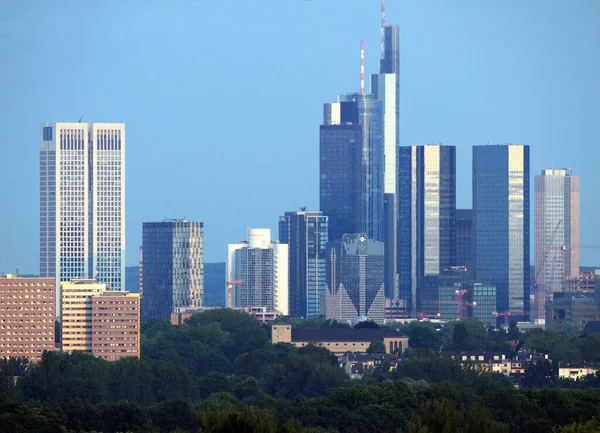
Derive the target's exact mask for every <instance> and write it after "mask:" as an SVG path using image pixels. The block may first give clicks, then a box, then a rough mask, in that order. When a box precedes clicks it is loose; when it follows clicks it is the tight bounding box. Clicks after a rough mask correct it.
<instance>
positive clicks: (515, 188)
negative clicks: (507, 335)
mask: <svg viewBox="0 0 600 433" xmlns="http://www.w3.org/2000/svg"><path fill="white" fill-rule="evenodd" d="M529 207H530V204H529V146H523V145H516V144H510V145H495V146H474V147H473V239H474V257H475V260H474V263H475V279H476V281H478V282H481V283H484V284H490V285H494V286H495V287H496V300H497V307H498V312H499V313H500V314H504V313H505V312H507V311H508V312H509V313H510V315H511V316H513V317H515V319H516V320H517V321H519V320H520V321H523V320H529V310H530V308H529V306H530V305H529V304H530V300H529V284H530V263H529V253H530V252H529V248H530V247H529Z"/></svg>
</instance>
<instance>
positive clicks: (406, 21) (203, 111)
mask: <svg viewBox="0 0 600 433" xmlns="http://www.w3.org/2000/svg"><path fill="white" fill-rule="evenodd" d="M386 15H387V22H388V23H389V24H398V25H399V26H400V50H401V53H400V55H401V61H400V63H401V64H400V68H401V72H400V76H401V78H400V80H401V84H400V110H401V112H400V144H401V145H411V144H427V143H442V144H446V145H455V146H456V147H457V206H458V207H464V208H468V207H471V159H472V150H471V148H472V146H473V145H478V144H487V143H490V144H496V143H500V144H506V143H519V144H527V145H530V146H531V173H532V176H533V175H534V174H539V172H540V171H541V169H542V168H545V167H546V166H548V165H553V166H554V167H555V168H558V167H569V168H572V170H573V174H574V175H579V176H580V177H581V244H595V245H600V227H599V225H598V223H597V215H598V214H599V211H600V189H599V188H598V186H599V185H600V170H598V161H599V159H600V158H599V157H600V149H599V145H600V143H599V141H600V131H598V126H600V76H599V73H598V71H599V70H600V1H597V0H576V1H564V0H529V1H526V2H523V1H521V0H505V1H502V2H491V1H485V2H482V1H480V0H460V1H453V2H448V1H447V0H413V1H408V0H406V1H400V0H388V1H387V14H386ZM379 35H380V3H379V0H285V1H282V0H253V1H245V0H218V1H215V0H212V1H208V0H187V1H186V0H128V1H120V0H104V1H99V0H90V1H81V0H61V1H52V2H49V1H47V0H28V1H20V0H2V1H0V59H1V61H0V108H1V114H0V131H1V135H0V188H1V198H0V267H2V268H5V269H6V272H12V270H13V269H14V267H15V266H16V265H19V268H20V271H21V273H37V272H38V265H39V262H38V260H39V246H38V242H39V217H38V215H39V198H38V197H39V168H38V164H39V160H38V158H39V156H38V151H39V124H40V123H42V122H69V121H75V122H76V121H78V120H79V119H80V118H81V117H82V116H83V120H82V121H83V122H124V123H125V124H126V140H127V149H126V194H127V195H126V200H127V207H126V212H127V219H126V230H127V253H126V261H127V265H128V266H132V265H136V264H137V259H138V253H137V250H138V246H139V245H141V232H142V222H145V221H159V220H162V219H164V218H184V217H185V218H186V219H188V220H192V221H203V222H204V239H205V261H206V262H217V261H225V260H226V255H227V244H228V243H234V242H237V241H240V240H243V239H244V238H245V236H246V230H247V227H268V228H271V229H272V230H273V237H274V238H276V237H277V222H278V217H279V216H280V215H283V213H284V212H285V211H293V210H297V209H298V208H300V207H302V206H306V207H308V208H309V209H318V206H319V185H318V176H319V175H318V170H319V156H318V152H319V125H320V124H321V122H322V110H323V108H322V104H323V103H324V102H331V101H333V100H335V98H336V95H337V94H341V93H346V92H350V91H358V90H359V88H360V41H361V39H364V41H365V51H366V53H365V69H366V74H367V75H369V74H371V73H375V72H377V70H378V62H379V49H380V48H379ZM531 185H532V194H531V199H532V204H533V178H532V183H531ZM532 208H533V206H532ZM533 220H534V219H533V215H532V223H533ZM532 233H533V230H532ZM531 245H532V251H533V238H532V244H531ZM581 257H582V260H581V263H582V265H592V264H596V265H600V249H585V250H582V254H581ZM532 260H533V255H532Z"/></svg>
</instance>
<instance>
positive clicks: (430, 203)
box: [397, 145, 456, 313]
mask: <svg viewBox="0 0 600 433" xmlns="http://www.w3.org/2000/svg"><path fill="white" fill-rule="evenodd" d="M397 191H398V197H399V200H398V220H399V223H398V274H399V298H400V300H401V301H403V302H404V303H405V307H406V310H407V311H410V312H413V313H416V312H420V311H421V310H420V307H421V305H420V298H421V292H422V290H424V288H425V283H424V278H425V277H432V276H437V275H439V273H440V271H442V270H443V269H445V268H448V267H450V266H454V265H455V264H456V249H455V241H456V236H455V230H456V226H455V219H456V216H455V214H456V147H455V146H441V145H427V146H406V147H399V148H398V188H397Z"/></svg>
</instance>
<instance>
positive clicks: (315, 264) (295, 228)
mask: <svg viewBox="0 0 600 433" xmlns="http://www.w3.org/2000/svg"><path fill="white" fill-rule="evenodd" d="M327 226H328V221H327V217H326V216H324V215H323V213H322V212H313V211H307V210H300V211H297V212H286V213H285V215H284V216H282V217H279V242H280V243H281V244H287V246H288V249H289V315H290V316H293V317H311V316H316V315H319V314H321V313H322V311H321V299H322V298H323V297H324V296H325V286H326V281H325V276H326V265H327V254H326V248H327V241H328V227H327Z"/></svg>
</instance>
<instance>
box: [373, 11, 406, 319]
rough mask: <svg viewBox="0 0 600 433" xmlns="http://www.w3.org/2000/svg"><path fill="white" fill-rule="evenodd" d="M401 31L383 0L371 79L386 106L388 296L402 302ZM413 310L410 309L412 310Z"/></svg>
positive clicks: (384, 223)
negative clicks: (376, 63) (375, 70)
mask: <svg viewBox="0 0 600 433" xmlns="http://www.w3.org/2000/svg"><path fill="white" fill-rule="evenodd" d="M398 35H399V31H398V26H395V25H387V23H386V14H385V0H381V58H380V61H379V73H378V74H373V75H372V76H371V93H373V95H374V96H375V97H376V98H377V99H379V100H380V101H382V102H383V109H384V113H383V125H384V126H383V128H384V166H385V169H384V210H383V213H384V222H383V226H384V242H385V263H386V266H385V275H386V277H385V295H386V298H388V299H397V298H399V297H400V296H399V286H398V271H397V270H398V259H397V257H398V217H397V216H398V200H397V196H396V188H397V175H396V149H397V147H398V146H399V145H400V140H399V132H400V129H399V115H398V114H399V109H400V104H399V96H400V95H399V94H400V86H399V69H400V62H399V52H398V46H399V37H398ZM409 308H410V307H409Z"/></svg>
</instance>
